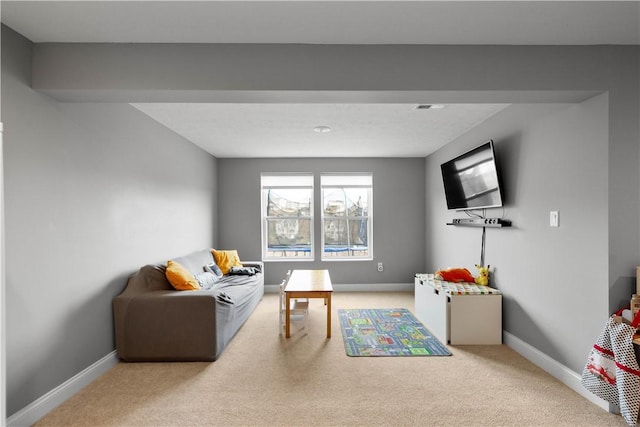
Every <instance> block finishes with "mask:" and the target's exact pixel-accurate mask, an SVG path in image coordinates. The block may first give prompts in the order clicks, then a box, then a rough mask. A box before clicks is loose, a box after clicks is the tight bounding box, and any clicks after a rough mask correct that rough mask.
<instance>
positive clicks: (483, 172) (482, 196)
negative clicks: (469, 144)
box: [440, 141, 502, 210]
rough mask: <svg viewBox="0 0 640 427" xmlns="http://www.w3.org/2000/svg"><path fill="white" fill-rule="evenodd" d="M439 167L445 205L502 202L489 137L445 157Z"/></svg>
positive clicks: (476, 205) (460, 206)
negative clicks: (460, 153) (448, 157)
mask: <svg viewBox="0 0 640 427" xmlns="http://www.w3.org/2000/svg"><path fill="white" fill-rule="evenodd" d="M440 167H441V169H442V180H443V181H444V192H445V197H446V199H447V207H448V208H449V209H456V210H471V209H484V208H496V207H500V206H502V191H501V188H500V177H499V174H498V168H497V167H496V160H495V155H494V151H493V141H489V142H486V143H484V144H482V145H480V146H479V147H477V148H474V149H473V150H470V151H468V152H466V153H464V154H462V155H460V156H458V157H456V158H455V159H452V160H449V161H448V162H446V163H443V164H442V165H441V166H440Z"/></svg>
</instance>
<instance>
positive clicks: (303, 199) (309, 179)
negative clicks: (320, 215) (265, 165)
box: [260, 174, 313, 261]
mask: <svg viewBox="0 0 640 427" xmlns="http://www.w3.org/2000/svg"><path fill="white" fill-rule="evenodd" d="M260 181H261V188H262V259H264V260H287V261H291V260H300V261H310V260H313V175H312V174H290V175H269V174H262V176H261V178H260Z"/></svg>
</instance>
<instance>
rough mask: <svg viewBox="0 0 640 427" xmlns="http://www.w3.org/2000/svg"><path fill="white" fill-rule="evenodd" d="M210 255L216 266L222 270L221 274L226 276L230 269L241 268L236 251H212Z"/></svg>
mask: <svg viewBox="0 0 640 427" xmlns="http://www.w3.org/2000/svg"><path fill="white" fill-rule="evenodd" d="M211 253H213V258H214V259H215V260H216V264H218V267H220V270H222V274H228V273H229V270H231V267H242V263H241V262H240V257H239V256H238V251H237V250H235V249H234V250H232V251H217V250H215V249H213V250H212V251H211Z"/></svg>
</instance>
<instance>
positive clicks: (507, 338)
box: [502, 331, 619, 413]
mask: <svg viewBox="0 0 640 427" xmlns="http://www.w3.org/2000/svg"><path fill="white" fill-rule="evenodd" d="M502 337H503V342H504V343H505V345H507V346H508V347H509V348H511V349H513V350H514V351H516V352H517V353H520V355H521V356H523V357H524V358H525V359H527V360H529V361H530V362H531V363H533V364H534V365H536V366H538V367H540V368H542V369H544V370H545V371H547V372H548V373H549V374H551V375H552V376H553V377H555V378H556V379H557V380H558V381H560V382H561V383H562V384H564V385H566V386H567V387H569V388H570V389H571V390H573V391H575V392H576V393H578V394H579V395H581V396H582V397H584V398H585V399H587V400H589V401H590V402H592V403H594V404H596V405H597V406H599V407H600V408H602V409H604V410H605V411H607V412H612V413H619V412H618V410H617V408H616V407H615V406H613V405H610V404H609V402H607V401H606V400H604V399H600V398H599V397H598V396H596V395H595V394H593V393H591V392H590V391H588V390H587V389H585V388H584V387H583V386H582V384H580V379H581V375H580V374H578V373H576V372H574V371H572V370H571V369H569V368H567V367H566V366H564V365H563V364H562V363H560V362H558V361H556V360H555V359H552V358H551V357H549V356H547V355H546V354H545V353H543V352H541V351H540V350H538V349H537V348H535V347H532V346H531V345H529V344H527V343H526V342H524V341H522V340H521V339H520V338H517V337H516V336H515V335H511V334H510V333H509V332H507V331H502Z"/></svg>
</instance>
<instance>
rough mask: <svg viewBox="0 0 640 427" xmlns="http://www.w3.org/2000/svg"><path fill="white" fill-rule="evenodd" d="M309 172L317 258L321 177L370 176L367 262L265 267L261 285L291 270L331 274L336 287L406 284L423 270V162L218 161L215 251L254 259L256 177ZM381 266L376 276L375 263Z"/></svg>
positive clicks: (257, 217) (257, 249) (258, 254)
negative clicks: (370, 224)
mask: <svg viewBox="0 0 640 427" xmlns="http://www.w3.org/2000/svg"><path fill="white" fill-rule="evenodd" d="M262 172H313V173H314V175H315V178H316V184H315V187H316V191H315V196H316V199H315V208H316V209H315V210H316V219H315V233H316V234H315V235H316V239H315V244H316V254H319V253H320V246H319V245H320V232H321V231H320V230H321V228H320V217H319V207H320V206H321V205H322V204H321V202H320V199H319V195H320V192H319V191H318V189H319V186H320V183H319V176H320V174H321V173H322V172H371V173H373V254H374V260H373V261H354V262H342V261H320V260H319V256H316V261H315V262H268V263H267V265H266V267H265V271H266V273H265V283H267V284H277V283H280V281H282V279H283V277H284V275H285V273H286V271H287V270H288V269H293V268H302V269H324V268H329V269H330V270H331V281H332V282H333V283H336V284H371V287H372V289H375V284H376V283H411V282H412V281H413V275H414V273H416V272H420V271H422V268H423V265H424V241H423V240H422V239H420V238H416V236H422V235H423V234H424V229H425V223H424V160H423V159H403V158H394V159H218V182H219V195H218V197H219V198H218V203H219V210H218V220H219V223H220V230H219V240H218V241H219V244H220V245H221V246H222V247H221V249H238V250H239V253H240V256H241V257H242V258H243V259H248V260H251V259H260V258H261V248H260V173H262ZM378 262H382V263H384V271H383V272H378V270H377V263H378Z"/></svg>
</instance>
